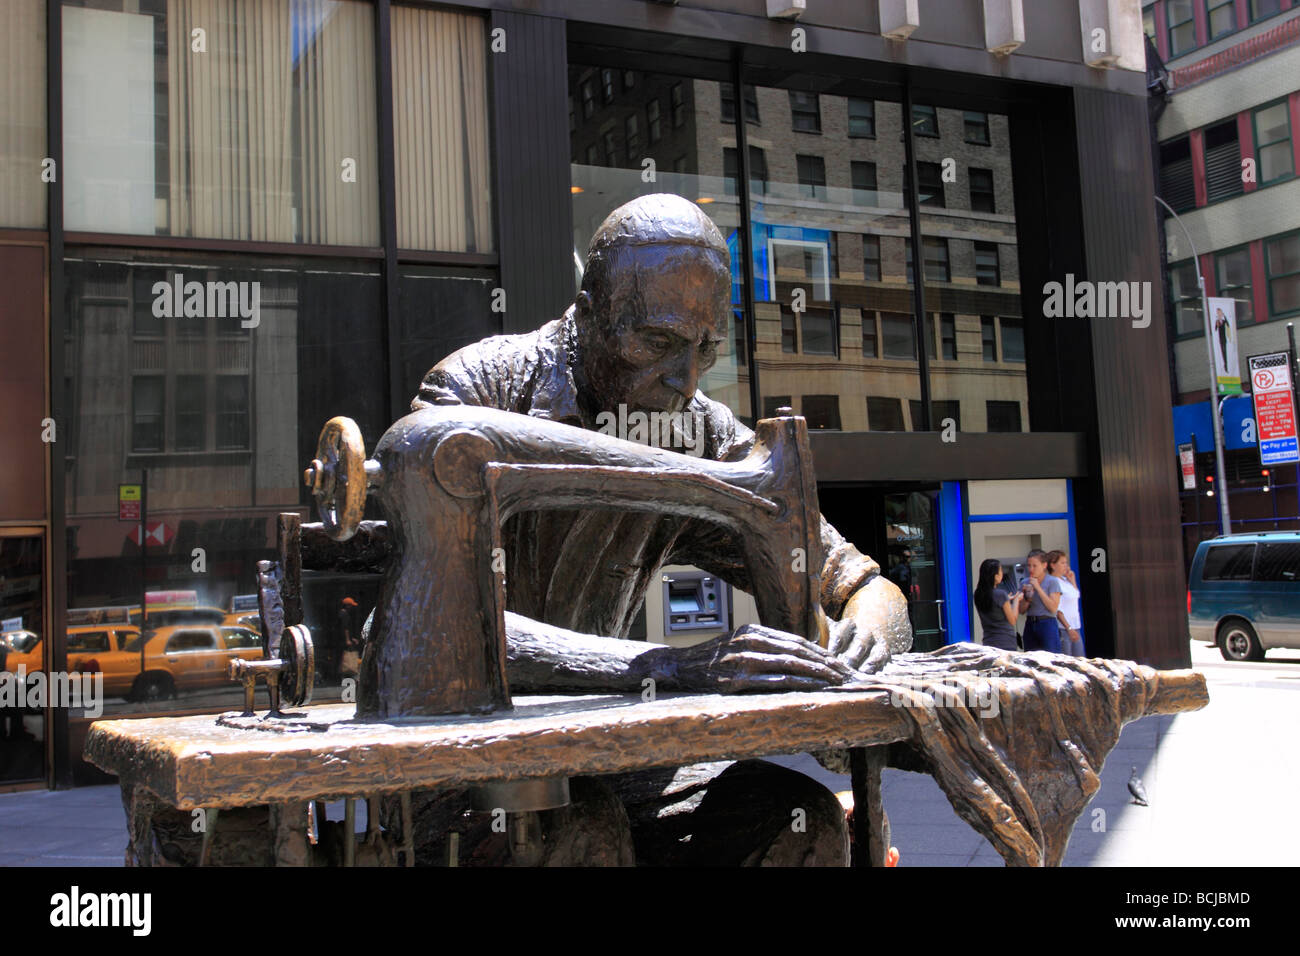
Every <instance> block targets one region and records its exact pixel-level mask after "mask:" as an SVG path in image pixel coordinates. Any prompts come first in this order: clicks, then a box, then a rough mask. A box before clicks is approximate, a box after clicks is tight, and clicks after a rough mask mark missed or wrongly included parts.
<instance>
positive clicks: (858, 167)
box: [849, 159, 876, 206]
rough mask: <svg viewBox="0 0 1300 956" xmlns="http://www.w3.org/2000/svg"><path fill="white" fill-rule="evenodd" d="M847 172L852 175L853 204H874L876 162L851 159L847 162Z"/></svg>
mask: <svg viewBox="0 0 1300 956" xmlns="http://www.w3.org/2000/svg"><path fill="white" fill-rule="evenodd" d="M849 172H850V174H851V175H852V177H853V204H854V205H855V206H874V205H875V204H876V164H875V163H868V162H860V161H858V160H856V159H855V160H853V161H852V162H850V163H849Z"/></svg>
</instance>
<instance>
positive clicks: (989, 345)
mask: <svg viewBox="0 0 1300 956" xmlns="http://www.w3.org/2000/svg"><path fill="white" fill-rule="evenodd" d="M980 348H981V350H982V352H983V357H984V361H986V362H996V361H997V360H998V333H997V320H996V319H995V318H994V317H993V316H991V315H981V316H980Z"/></svg>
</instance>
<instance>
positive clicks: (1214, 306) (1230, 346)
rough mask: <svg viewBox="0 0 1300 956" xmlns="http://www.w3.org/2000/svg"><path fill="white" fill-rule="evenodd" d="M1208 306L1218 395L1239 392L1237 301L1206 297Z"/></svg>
mask: <svg viewBox="0 0 1300 956" xmlns="http://www.w3.org/2000/svg"><path fill="white" fill-rule="evenodd" d="M1206 302H1207V303H1208V304H1209V307H1210V332H1211V333H1212V336H1213V337H1212V341H1211V343H1210V344H1211V345H1212V346H1213V348H1214V380H1215V382H1216V384H1217V387H1218V391H1219V394H1220V395H1240V394H1241V359H1240V358H1238V356H1237V301H1236V300H1235V299H1220V298H1215V299H1207V300H1206Z"/></svg>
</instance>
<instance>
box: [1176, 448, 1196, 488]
mask: <svg viewBox="0 0 1300 956" xmlns="http://www.w3.org/2000/svg"><path fill="white" fill-rule="evenodd" d="M1178 467H1179V468H1180V469H1181V470H1182V473H1183V490H1184V491H1195V490H1196V447H1195V446H1194V445H1193V444H1192V443H1191V442H1184V443H1183V444H1181V445H1179V446H1178Z"/></svg>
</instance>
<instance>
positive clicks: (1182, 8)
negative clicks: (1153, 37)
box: [1165, 0, 1196, 57]
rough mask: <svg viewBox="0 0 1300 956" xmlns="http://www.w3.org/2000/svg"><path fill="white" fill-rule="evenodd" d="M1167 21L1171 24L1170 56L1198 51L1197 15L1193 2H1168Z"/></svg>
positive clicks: (1177, 0) (1166, 8) (1182, 0)
mask: <svg viewBox="0 0 1300 956" xmlns="http://www.w3.org/2000/svg"><path fill="white" fill-rule="evenodd" d="M1165 20H1166V21H1167V22H1168V23H1169V56H1170V57H1175V56H1181V55H1182V54H1184V53H1186V52H1187V51H1188V50H1194V49H1196V14H1195V13H1194V12H1193V10H1192V0H1168V2H1167V3H1166V4H1165Z"/></svg>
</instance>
